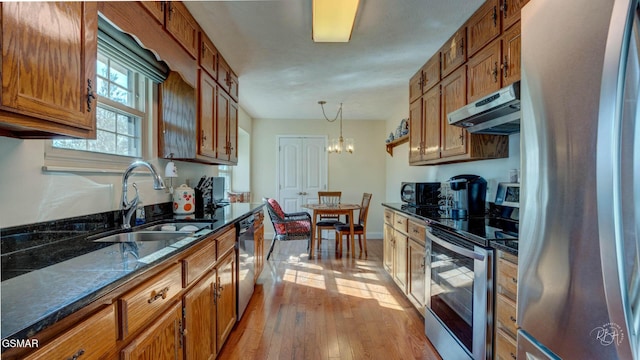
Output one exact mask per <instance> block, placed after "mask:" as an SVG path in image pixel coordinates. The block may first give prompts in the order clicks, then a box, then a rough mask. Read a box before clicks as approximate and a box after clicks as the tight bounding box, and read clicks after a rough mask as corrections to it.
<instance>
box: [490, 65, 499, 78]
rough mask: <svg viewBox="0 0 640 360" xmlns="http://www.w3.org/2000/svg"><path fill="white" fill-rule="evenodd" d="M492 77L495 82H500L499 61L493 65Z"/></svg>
mask: <svg viewBox="0 0 640 360" xmlns="http://www.w3.org/2000/svg"><path fill="white" fill-rule="evenodd" d="M491 75H493V82H498V62H497V61H496V62H495V63H494V64H493V71H492V72H491Z"/></svg>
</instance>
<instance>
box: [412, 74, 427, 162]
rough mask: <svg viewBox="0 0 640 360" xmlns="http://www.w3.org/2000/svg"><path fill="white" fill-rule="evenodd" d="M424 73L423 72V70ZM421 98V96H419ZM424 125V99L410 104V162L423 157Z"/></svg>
mask: <svg viewBox="0 0 640 360" xmlns="http://www.w3.org/2000/svg"><path fill="white" fill-rule="evenodd" d="M421 73H422V72H421ZM419 99H421V98H419ZM423 129H424V128H423V126H422V100H419V101H414V102H412V103H411V104H409V163H410V164H412V163H415V162H418V161H420V160H421V158H422V146H423V145H424V143H423V139H424V135H423V132H424V130H423Z"/></svg>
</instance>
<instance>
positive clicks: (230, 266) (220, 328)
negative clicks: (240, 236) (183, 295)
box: [216, 251, 238, 351]
mask: <svg viewBox="0 0 640 360" xmlns="http://www.w3.org/2000/svg"><path fill="white" fill-rule="evenodd" d="M216 268H217V269H216V270H217V281H216V283H217V288H216V295H217V298H216V299H217V302H216V316H217V319H216V323H217V331H216V336H217V344H218V351H220V349H221V348H222V344H224V341H225V340H226V339H227V337H229V334H230V333H231V330H232V329H233V326H234V325H235V324H236V320H237V318H238V316H237V312H236V278H237V277H236V258H235V253H234V252H233V251H231V252H229V253H228V254H227V255H226V256H225V257H224V258H223V259H222V260H220V261H219V262H218V266H217V267H216Z"/></svg>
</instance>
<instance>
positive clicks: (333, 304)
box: [218, 239, 440, 360]
mask: <svg viewBox="0 0 640 360" xmlns="http://www.w3.org/2000/svg"><path fill="white" fill-rule="evenodd" d="M367 244H368V250H369V251H368V252H369V256H368V258H366V259H360V258H356V259H351V258H350V257H349V256H346V255H345V256H342V257H338V258H336V254H335V246H334V244H333V241H323V242H322V249H320V251H319V253H316V256H315V257H316V258H315V259H311V260H310V259H309V257H308V254H307V251H306V241H288V242H278V243H276V248H275V250H274V251H273V254H272V255H271V259H270V260H269V261H265V269H264V271H263V272H262V274H261V275H260V278H259V279H258V284H257V285H256V288H255V292H254V295H253V298H252V299H251V302H250V303H249V305H248V307H247V310H246V311H245V313H244V316H243V317H242V320H241V321H240V322H239V323H238V324H237V325H236V327H235V329H234V330H233V332H232V333H231V335H230V336H229V339H228V340H227V342H226V344H225V346H224V347H223V349H222V350H221V353H220V354H219V356H218V359H305V360H306V359H356V360H359V359H385V360H387V359H440V357H439V356H438V355H437V353H436V351H435V350H434V349H433V347H432V346H431V344H430V343H429V342H428V340H427V339H426V337H425V335H424V320H423V318H422V316H421V315H420V313H418V311H417V310H416V309H415V308H414V307H413V305H411V303H409V301H408V300H407V299H406V298H405V297H404V296H403V295H402V293H401V292H400V290H399V289H398V287H397V286H396V285H395V284H394V283H393V281H392V280H391V277H390V276H389V275H388V274H387V273H386V272H385V271H384V270H383V268H382V240H371V239H370V240H368V242H367ZM268 246H269V241H268V240H267V241H265V254H266V250H268ZM357 251H358V249H357V244H356V254H357V253H358V252H357ZM345 254H346V249H345ZM356 256H357V255H356Z"/></svg>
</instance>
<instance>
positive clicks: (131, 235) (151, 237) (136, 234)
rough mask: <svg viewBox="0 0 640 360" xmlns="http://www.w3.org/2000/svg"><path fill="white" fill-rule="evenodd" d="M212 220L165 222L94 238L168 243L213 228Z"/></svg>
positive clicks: (108, 241)
mask: <svg viewBox="0 0 640 360" xmlns="http://www.w3.org/2000/svg"><path fill="white" fill-rule="evenodd" d="M211 225H212V222H211V221H207V222H163V223H160V224H156V225H150V226H147V227H143V228H140V229H138V230H134V231H130V232H121V233H117V234H111V235H106V236H101V237H98V238H93V239H92V241H94V242H107V243H130V242H149V241H158V242H164V243H167V244H170V243H175V242H177V241H180V240H181V239H184V238H186V237H187V236H192V235H193V234H194V233H195V232H198V231H200V230H202V229H205V228H207V229H211Z"/></svg>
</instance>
